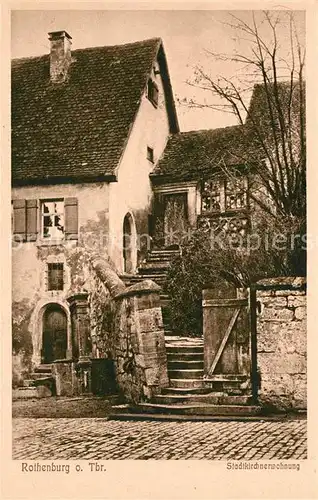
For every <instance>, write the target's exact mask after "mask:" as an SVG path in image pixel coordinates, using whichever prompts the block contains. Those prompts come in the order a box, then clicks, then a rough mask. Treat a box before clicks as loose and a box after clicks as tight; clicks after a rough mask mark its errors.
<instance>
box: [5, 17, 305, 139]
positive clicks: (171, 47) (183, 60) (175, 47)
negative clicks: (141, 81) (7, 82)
mask: <svg viewBox="0 0 318 500" xmlns="http://www.w3.org/2000/svg"><path fill="white" fill-rule="evenodd" d="M234 14H235V15H238V16H239V17H241V18H242V17H243V18H244V19H245V20H249V19H250V18H251V12H250V11H241V12H234ZM258 14H260V13H258ZM304 17H305V16H304V12H302V11H295V19H296V21H297V25H298V26H299V32H300V34H301V35H303V34H304V22H305V21H304ZM230 21H231V18H230V15H229V12H228V11H216V10H196V11H193V10H192V11H191V10H184V11H182V10H157V11H155V10H133V11H125V10H98V11H97V10H86V11H83V10H59V11H54V10H46V11H44V10H14V11H12V26H11V28H12V57H13V58H17V57H28V56H35V55H41V54H46V53H48V52H49V41H48V37H47V33H48V32H50V31H58V30H66V31H67V32H68V33H69V34H70V35H71V36H72V48H73V49H79V48H85V47H94V46H104V45H115V44H122V43H128V42H133V41H137V40H143V39H147V38H153V37H160V38H162V40H163V44H164V48H165V52H166V56H167V60H168V68H169V73H170V78H171V82H172V88H173V92H174V96H175V98H177V97H178V98H180V99H183V98H184V97H187V98H191V97H195V98H199V99H200V101H201V102H202V101H203V100H204V99H206V98H208V97H209V96H208V94H207V93H206V92H205V93H202V92H201V93H200V92H199V93H198V92H197V91H195V90H194V89H193V88H192V87H190V86H189V85H187V84H186V81H187V80H188V79H191V77H193V74H194V67H195V66H196V65H198V64H199V65H201V66H203V67H204V68H205V69H206V71H207V72H209V73H210V74H211V75H212V76H213V77H215V76H217V75H218V74H226V75H228V76H230V71H231V70H232V69H231V68H229V67H226V66H225V64H224V63H223V62H216V61H214V60H213V59H212V58H211V56H210V55H208V54H207V50H212V51H213V52H218V53H219V52H229V53H231V52H233V50H234V48H235V47H238V44H239V49H240V51H242V52H244V53H246V51H248V50H249V49H250V44H247V42H245V41H244V40H240V41H239V40H238V39H237V38H236V39H235V32H233V30H232V29H231V28H230V27H228V26H225V25H224V22H230ZM264 34H265V36H267V33H266V32H265V33H264ZM281 35H282V37H283V39H285V40H286V36H287V32H286V30H285V28H284V27H282V28H281ZM286 46H287V44H286ZM176 104H177V113H178V118H179V124H180V129H181V131H187V130H195V129H206V128H217V127H223V126H226V125H232V124H236V121H235V118H234V116H232V115H229V114H226V113H221V112H217V111H212V110H209V109H202V110H199V109H189V108H188V107H185V106H180V105H179V104H178V103H176Z"/></svg>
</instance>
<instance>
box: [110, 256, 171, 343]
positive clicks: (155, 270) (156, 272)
mask: <svg viewBox="0 0 318 500" xmlns="http://www.w3.org/2000/svg"><path fill="white" fill-rule="evenodd" d="M178 255H179V250H152V251H151V252H149V253H148V254H147V257H146V258H145V259H144V261H143V262H142V263H141V264H140V266H139V268H138V273H137V274H123V275H121V276H120V278H121V279H122V280H123V281H124V283H125V284H126V286H130V285H134V284H135V283H139V282H140V281H142V280H145V279H151V280H152V281H154V282H155V283H157V285H159V286H160V287H161V288H163V287H164V284H165V281H166V275H167V270H168V269H169V266H170V264H171V261H172V260H173V259H174V258H175V257H176V256H178ZM160 299H161V307H162V316H163V323H164V329H165V334H166V336H167V335H168V336H169V335H173V334H174V331H173V329H172V328H171V324H170V318H169V304H170V297H169V295H167V294H166V293H164V291H162V292H161V294H160Z"/></svg>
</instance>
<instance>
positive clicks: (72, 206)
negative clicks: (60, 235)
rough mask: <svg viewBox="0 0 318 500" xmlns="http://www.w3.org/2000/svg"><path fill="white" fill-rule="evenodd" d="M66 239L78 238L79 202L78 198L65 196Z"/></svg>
mask: <svg viewBox="0 0 318 500" xmlns="http://www.w3.org/2000/svg"><path fill="white" fill-rule="evenodd" d="M64 213H65V239H66V240H77V239H78V203H77V198H65V200H64Z"/></svg>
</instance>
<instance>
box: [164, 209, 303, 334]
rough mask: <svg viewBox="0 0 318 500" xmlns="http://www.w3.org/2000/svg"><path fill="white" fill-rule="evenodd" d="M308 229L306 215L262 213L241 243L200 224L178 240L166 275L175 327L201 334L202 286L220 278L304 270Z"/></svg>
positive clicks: (247, 279)
mask: <svg viewBox="0 0 318 500" xmlns="http://www.w3.org/2000/svg"><path fill="white" fill-rule="evenodd" d="M305 230H306V224H305V221H304V220H300V219H296V218H292V217H289V218H272V217H271V218H270V219H268V218H267V216H266V215H263V216H262V217H260V218H259V220H258V222H257V224H255V226H254V228H253V231H252V232H251V233H250V234H249V236H248V237H247V238H245V239H242V238H241V239H240V241H239V243H240V244H239V245H237V239H235V238H233V236H231V235H229V234H226V233H220V235H219V236H218V238H217V239H216V238H215V237H213V234H212V233H211V234H209V233H207V232H206V231H204V230H202V229H197V230H196V231H194V232H193V233H192V235H191V236H190V238H189V239H188V240H187V241H185V242H184V243H183V244H181V245H180V255H179V256H178V257H176V258H175V260H174V261H173V262H172V264H171V267H170V269H169V271H168V275H167V283H166V292H167V293H168V294H169V295H170V297H171V304H170V320H171V326H172V328H173V329H174V330H177V331H179V332H180V333H181V334H184V335H190V336H191V335H193V336H197V335H201V334H202V306H201V299H202V290H203V289H204V288H208V287H218V286H219V285H220V284H222V282H223V283H224V282H227V283H231V284H234V285H235V286H237V287H248V286H249V285H250V284H251V283H253V282H256V281H257V280H259V279H262V278H269V277H275V276H305V274H306V249H305V244H304V242H305Z"/></svg>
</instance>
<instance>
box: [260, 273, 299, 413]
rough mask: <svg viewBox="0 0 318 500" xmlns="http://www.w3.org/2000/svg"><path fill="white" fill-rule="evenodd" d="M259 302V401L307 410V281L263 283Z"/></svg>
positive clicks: (281, 280)
mask: <svg viewBox="0 0 318 500" xmlns="http://www.w3.org/2000/svg"><path fill="white" fill-rule="evenodd" d="M257 301H258V308H259V313H258V318H257V365H258V369H259V374H260V390H259V401H260V402H261V403H262V404H263V405H264V406H270V407H275V408H277V409H290V410H291V409H298V410H299V409H306V407H307V384H306V379H307V367H306V357H307V356H306V353H307V348H306V347H307V338H306V337H307V329H306V282H305V279H304V278H290V277H286V278H275V279H269V280H262V281H259V282H258V284H257Z"/></svg>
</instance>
